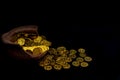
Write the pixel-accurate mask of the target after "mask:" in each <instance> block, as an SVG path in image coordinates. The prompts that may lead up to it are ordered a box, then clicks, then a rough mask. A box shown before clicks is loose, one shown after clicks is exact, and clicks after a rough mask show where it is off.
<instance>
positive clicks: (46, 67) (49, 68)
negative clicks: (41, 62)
mask: <svg viewBox="0 0 120 80" xmlns="http://www.w3.org/2000/svg"><path fill="white" fill-rule="evenodd" d="M44 69H45V70H48V71H49V70H52V66H44Z"/></svg>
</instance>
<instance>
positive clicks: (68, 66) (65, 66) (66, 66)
mask: <svg viewBox="0 0 120 80" xmlns="http://www.w3.org/2000/svg"><path fill="white" fill-rule="evenodd" d="M70 67H71V66H70V64H68V63H65V64H64V65H63V68H64V69H70Z"/></svg>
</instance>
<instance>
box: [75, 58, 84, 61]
mask: <svg viewBox="0 0 120 80" xmlns="http://www.w3.org/2000/svg"><path fill="white" fill-rule="evenodd" d="M76 61H78V62H83V61H84V59H83V58H82V57H77V58H76Z"/></svg>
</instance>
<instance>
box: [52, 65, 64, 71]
mask: <svg viewBox="0 0 120 80" xmlns="http://www.w3.org/2000/svg"><path fill="white" fill-rule="evenodd" d="M53 67H54V69H56V70H61V69H62V66H61V65H59V64H55V65H54V66H53Z"/></svg>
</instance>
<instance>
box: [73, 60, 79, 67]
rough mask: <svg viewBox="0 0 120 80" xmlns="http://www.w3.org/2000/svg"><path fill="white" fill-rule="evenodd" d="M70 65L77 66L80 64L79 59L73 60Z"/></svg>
mask: <svg viewBox="0 0 120 80" xmlns="http://www.w3.org/2000/svg"><path fill="white" fill-rule="evenodd" d="M72 65H73V66H75V67H78V66H80V63H79V61H73V62H72Z"/></svg>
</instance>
